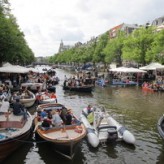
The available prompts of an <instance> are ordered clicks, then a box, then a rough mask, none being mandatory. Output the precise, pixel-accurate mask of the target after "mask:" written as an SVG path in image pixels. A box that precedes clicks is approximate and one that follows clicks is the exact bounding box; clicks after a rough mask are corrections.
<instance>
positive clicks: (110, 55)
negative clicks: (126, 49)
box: [104, 31, 126, 66]
mask: <svg viewBox="0 0 164 164" xmlns="http://www.w3.org/2000/svg"><path fill="white" fill-rule="evenodd" d="M125 39H126V36H125V33H124V32H122V31H119V32H118V36H117V37H116V38H114V39H110V40H109V41H108V44H107V46H106V47H105V49H104V53H105V61H106V62H108V63H111V62H116V63H117V64H118V65H119V66H121V65H122V48H123V45H124V44H123V43H124V40H125Z"/></svg>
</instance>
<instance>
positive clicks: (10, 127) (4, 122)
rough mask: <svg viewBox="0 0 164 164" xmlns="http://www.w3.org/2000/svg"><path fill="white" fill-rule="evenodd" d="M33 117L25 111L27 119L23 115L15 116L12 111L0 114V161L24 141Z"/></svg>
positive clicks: (29, 130)
mask: <svg viewBox="0 0 164 164" xmlns="http://www.w3.org/2000/svg"><path fill="white" fill-rule="evenodd" d="M32 125H33V118H32V116H31V114H30V113H29V112H27V120H24V119H23V116H15V115H14V114H13V113H12V112H7V113H6V112H4V113H2V112H1V114H0V145H1V146H0V162H2V161H3V160H4V159H5V158H6V157H8V156H9V155H10V154H12V153H13V152H14V151H16V149H18V148H19V147H20V146H21V145H23V144H25V143H26V140H27V139H28V138H29V137H30V134H31V132H32Z"/></svg>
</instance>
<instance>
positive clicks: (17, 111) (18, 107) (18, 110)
mask: <svg viewBox="0 0 164 164" xmlns="http://www.w3.org/2000/svg"><path fill="white" fill-rule="evenodd" d="M13 114H14V115H16V116H20V115H23V117H24V119H25V120H26V119H27V112H26V111H25V108H24V106H23V105H22V104H21V102H20V100H19V98H16V102H14V103H13Z"/></svg>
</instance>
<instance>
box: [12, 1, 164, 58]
mask: <svg viewBox="0 0 164 164" xmlns="http://www.w3.org/2000/svg"><path fill="white" fill-rule="evenodd" d="M10 4H11V13H12V14H13V15H14V16H15V18H16V20H17V24H18V25H19V27H20V30H21V31H23V33H24V34H25V39H26V41H27V43H28V45H29V47H30V48H31V49H32V51H33V52H34V55H35V57H40V56H42V57H47V56H52V55H54V54H56V53H58V50H59V45H60V42H61V40H62V41H63V43H64V44H65V45H74V44H75V43H77V42H82V43H86V42H87V41H89V40H90V39H91V38H92V37H96V36H98V35H100V34H103V33H105V32H106V31H108V30H109V29H111V28H113V27H114V26H117V25H119V24H121V23H126V24H138V25H143V24H146V23H147V22H149V23H151V22H152V21H153V20H154V19H156V18H159V17H161V16H164V0H129V1H128V0H10Z"/></svg>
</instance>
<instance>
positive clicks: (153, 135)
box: [4, 69, 164, 164]
mask: <svg viewBox="0 0 164 164" xmlns="http://www.w3.org/2000/svg"><path fill="white" fill-rule="evenodd" d="M57 75H58V76H59V78H60V84H59V85H57V86H56V92H57V96H58V102H60V103H63V104H64V105H65V106H67V107H70V108H72V110H73V111H74V112H75V114H76V115H77V116H80V112H81V110H82V109H83V108H84V107H86V106H87V104H92V105H94V106H96V105H101V106H104V107H105V108H106V109H107V110H109V113H110V114H111V115H112V116H113V117H114V118H115V119H116V120H117V121H118V122H120V123H122V124H124V125H125V127H126V128H127V129H128V130H129V131H131V132H132V133H133V134H134V136H135V137H136V145H135V146H131V145H127V144H125V143H124V142H117V143H111V144H109V145H108V146H107V147H102V146H99V147H98V148H96V149H94V148H91V147H90V146H89V145H88V143H87V141H86V140H83V141H82V143H81V146H80V147H79V149H78V152H77V154H76V156H75V158H74V160H73V161H69V160H66V159H63V158H62V157H60V156H59V155H57V154H55V153H54V152H53V151H52V150H51V149H49V148H48V147H47V145H46V144H45V143H44V144H43V143H42V144H41V143H31V144H26V145H25V146H23V147H22V148H20V149H19V150H18V151H16V152H15V153H14V154H13V155H11V156H10V157H9V158H8V159H7V160H6V161H5V162H4V163H6V164H11V163H18V164H22V163H26V164H31V163H36V164H37V163H38V164H44V163H45V164H52V163H53V164H54V163H61V164H65V163H68V164H106V163H114V164H120V163H126V164H132V163H133V164H142V163H143V164H144V163H148V164H154V163H158V164H162V163H164V162H163V161H164V141H163V140H162V139H161V138H160V136H159V134H158V132H157V127H156V124H157V120H158V119H159V117H160V116H161V114H163V113H164V108H163V106H164V101H163V100H164V93H149V92H143V91H142V90H141V88H140V87H127V88H126V87H106V88H102V87H98V86H97V87H96V88H95V90H94V92H93V93H92V94H88V93H75V92H69V91H67V92H65V91H63V89H62V83H63V79H64V75H67V77H69V76H71V74H70V73H69V72H65V71H64V70H59V69H58V70H57ZM34 109H35V108H32V109H31V110H30V112H31V113H33V112H34Z"/></svg>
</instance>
